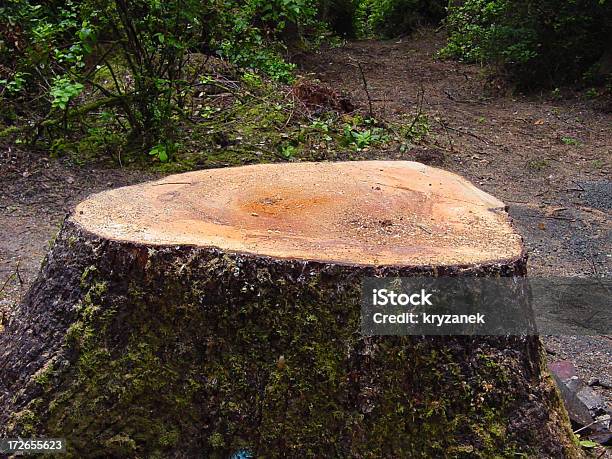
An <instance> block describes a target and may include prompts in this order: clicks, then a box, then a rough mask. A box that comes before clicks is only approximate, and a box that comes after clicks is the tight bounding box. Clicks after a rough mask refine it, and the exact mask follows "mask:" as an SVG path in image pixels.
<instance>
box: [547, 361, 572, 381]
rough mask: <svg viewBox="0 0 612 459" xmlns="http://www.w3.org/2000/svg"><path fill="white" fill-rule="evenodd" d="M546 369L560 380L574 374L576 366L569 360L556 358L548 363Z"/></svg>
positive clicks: (564, 379)
mask: <svg viewBox="0 0 612 459" xmlns="http://www.w3.org/2000/svg"><path fill="white" fill-rule="evenodd" d="M548 369H549V370H550V371H552V372H553V373H554V374H555V376H557V378H559V379H560V380H561V381H566V380H568V379H570V378H572V377H573V376H576V367H575V366H574V364H573V363H572V362H570V361H569V360H557V361H555V362H551V363H549V364H548Z"/></svg>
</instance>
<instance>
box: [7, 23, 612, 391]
mask: <svg viewBox="0 0 612 459" xmlns="http://www.w3.org/2000/svg"><path fill="white" fill-rule="evenodd" d="M443 43H444V36H443V35H442V34H438V33H436V32H434V31H432V30H424V31H422V32H419V33H417V34H415V35H413V36H412V37H410V38H403V39H398V40H391V41H355V42H349V43H347V44H346V45H345V46H343V47H339V48H329V49H322V50H321V51H319V52H316V53H313V54H308V55H300V56H296V58H295V59H296V61H297V62H298V64H299V67H300V69H301V71H302V72H303V73H311V74H314V75H315V76H316V77H317V78H319V79H320V80H322V81H323V82H325V83H327V84H328V85H329V86H331V87H332V88H333V89H334V90H337V91H341V92H344V93H346V94H347V95H348V96H349V98H350V100H351V101H352V102H353V103H355V104H356V105H357V106H361V108H362V109H364V110H366V111H367V110H368V97H367V95H366V91H364V86H363V82H362V75H361V73H360V70H359V66H361V69H362V70H363V77H364V78H365V80H366V81H367V88H368V93H369V98H370V102H371V105H372V111H373V113H374V114H375V115H376V117H377V118H379V119H393V120H395V121H401V120H404V121H406V122H408V123H409V122H410V119H411V117H413V116H414V115H415V113H417V112H418V111H419V108H418V107H419V98H420V97H419V96H420V94H422V108H421V109H420V111H421V112H422V114H423V115H426V116H427V120H428V124H429V129H430V135H429V136H428V137H427V140H426V141H425V142H424V143H422V144H419V145H414V146H413V147H412V148H409V149H407V150H405V151H402V150H399V149H398V150H393V151H389V150H387V151H378V150H374V149H373V150H371V151H368V152H367V154H368V157H369V158H370V159H407V160H417V161H421V162H425V163H428V164H432V165H439V166H441V167H442V168H445V169H448V170H450V171H453V172H456V173H459V174H461V175H463V176H465V177H467V178H468V179H470V180H471V181H472V182H473V183H474V184H475V185H477V186H478V187H480V188H482V189H483V190H485V191H486V192H488V193H491V194H492V195H494V196H496V197H498V198H499V199H501V200H502V201H504V202H505V203H506V204H507V205H508V209H509V213H510V215H511V217H513V219H514V224H515V226H516V228H517V229H518V231H519V232H520V233H521V234H522V235H523V237H524V239H525V244H526V247H527V250H528V252H529V255H530V259H529V269H530V275H532V276H553V275H556V276H559V275H562V276H587V275H588V276H606V277H609V276H610V275H611V270H612V250H611V248H612V247H611V246H612V236H611V229H612V223H611V219H610V213H611V209H612V181H611V180H610V170H611V164H610V159H611V157H612V155H611V152H612V129H611V127H612V114H611V113H609V112H608V113H606V112H605V111H602V110H600V109H598V106H597V101H593V100H590V99H588V98H586V97H584V96H583V95H582V93H580V92H576V91H573V90H562V91H560V92H559V91H557V92H554V93H552V92H550V91H549V92H546V93H542V94H538V95H519V94H516V93H514V92H513V91H512V90H511V89H512V88H510V87H508V86H506V85H505V84H504V83H502V80H497V79H494V78H490V77H488V76H487V75H488V74H487V72H486V71H485V70H483V69H482V68H481V67H479V66H476V65H468V64H464V63H460V62H455V61H442V60H437V59H436V58H435V53H436V51H437V50H438V49H440V48H441V47H442V45H443ZM357 63H359V64H360V65H358V64H357ZM159 176H160V175H156V174H153V173H144V172H142V171H133V170H127V169H106V168H97V167H94V166H88V167H76V166H74V165H72V164H71V163H69V162H63V161H61V160H56V159H49V158H47V157H44V156H42V155H40V154H38V153H33V152H28V151H27V149H26V148H25V147H24V148H18V147H16V146H4V147H2V149H1V150H0V319H2V320H3V321H5V320H6V318H7V317H8V315H9V314H10V311H11V310H12V309H13V305H14V304H15V303H16V302H17V301H18V300H19V298H20V296H21V295H22V294H23V293H24V292H25V290H26V289H27V287H28V285H29V284H30V283H31V282H32V280H33V279H34V277H35V275H36V273H37V271H38V267H39V265H40V262H41V260H42V258H43V256H44V255H45V253H46V252H47V249H48V244H49V240H50V239H52V238H53V237H54V235H55V233H56V231H57V230H58V228H59V225H60V224H61V222H62V220H63V219H64V217H65V216H66V214H67V213H68V212H69V211H70V210H71V209H73V208H74V206H75V205H76V204H77V203H78V202H79V201H81V200H83V199H84V198H85V197H86V196H87V195H89V194H91V193H94V192H98V191H101V190H105V189H110V188H115V187H118V186H123V185H127V184H133V183H138V182H142V181H146V180H151V179H153V178H158V177H159ZM3 317H4V318H3ZM0 323H1V322H0ZM545 344H546V346H547V349H548V350H549V358H550V359H551V360H557V359H559V358H564V359H565V358H567V359H570V360H571V361H572V362H573V363H574V365H575V366H576V367H577V369H578V373H579V375H580V376H581V377H583V378H584V379H585V380H589V379H591V378H596V379H599V380H600V381H609V380H610V379H611V376H610V375H611V374H612V368H611V366H610V362H612V340H611V339H610V338H609V337H605V336H592V337H579V336H578V337H575V336H558V337H554V338H547V337H545ZM594 389H596V390H597V391H599V392H600V393H602V394H603V395H604V396H605V397H606V398H607V400H608V401H610V402H612V391H611V390H610V389H606V388H604V387H601V386H597V387H594Z"/></svg>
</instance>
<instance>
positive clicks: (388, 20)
mask: <svg viewBox="0 0 612 459" xmlns="http://www.w3.org/2000/svg"><path fill="white" fill-rule="evenodd" d="M445 6H446V2H445V1H442V0H361V1H359V3H358V6H357V11H356V13H355V29H356V30H357V34H358V35H359V36H361V37H370V36H382V37H387V38H392V37H396V36H399V35H404V34H408V33H410V32H412V31H414V30H415V29H416V28H417V27H418V26H420V25H424V24H436V23H438V22H440V21H441V20H442V19H443V18H444V16H445V14H446V10H445Z"/></svg>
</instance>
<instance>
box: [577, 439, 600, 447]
mask: <svg viewBox="0 0 612 459" xmlns="http://www.w3.org/2000/svg"><path fill="white" fill-rule="evenodd" d="M580 446H582V447H583V448H596V447H597V446H599V443H595V442H594V441H591V440H580Z"/></svg>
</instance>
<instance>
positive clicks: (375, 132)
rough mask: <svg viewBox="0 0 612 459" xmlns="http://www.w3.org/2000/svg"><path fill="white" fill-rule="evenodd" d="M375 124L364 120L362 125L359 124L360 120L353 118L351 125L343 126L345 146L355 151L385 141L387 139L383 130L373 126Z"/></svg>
mask: <svg viewBox="0 0 612 459" xmlns="http://www.w3.org/2000/svg"><path fill="white" fill-rule="evenodd" d="M375 124H376V121H375V120H373V119H366V120H364V122H363V124H361V119H360V118H359V117H355V118H354V119H353V121H352V123H347V124H345V125H344V130H343V135H344V138H343V140H344V142H345V144H346V145H349V146H353V147H354V148H356V149H357V150H361V149H364V148H367V147H369V146H371V145H376V144H380V143H381V142H385V141H387V140H388V138H389V137H388V135H387V134H386V132H385V130H384V129H383V128H381V127H379V126H375Z"/></svg>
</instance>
